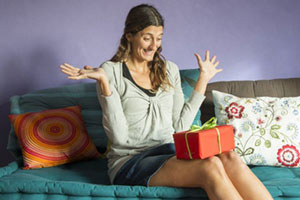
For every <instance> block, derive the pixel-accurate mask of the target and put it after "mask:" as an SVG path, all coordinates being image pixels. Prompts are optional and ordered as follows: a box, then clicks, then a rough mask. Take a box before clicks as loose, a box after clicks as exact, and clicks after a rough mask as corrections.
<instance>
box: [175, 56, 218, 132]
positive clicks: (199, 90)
mask: <svg viewBox="0 0 300 200" xmlns="http://www.w3.org/2000/svg"><path fill="white" fill-rule="evenodd" d="M195 55H196V57H197V59H198V64H199V68H200V75H199V78H198V80H197V82H196V85H195V87H194V90H193V92H192V93H191V96H190V97H189V99H188V100H187V101H186V102H184V94H183V92H182V88H181V80H180V74H179V69H178V67H177V66H176V65H175V64H173V65H175V66H174V67H172V69H173V70H172V74H173V77H174V84H175V87H174V90H175V91H174V96H173V116H172V118H173V127H174V129H175V131H176V132H179V131H185V130H188V129H189V128H190V126H191V125H192V122H193V120H194V118H195V116H196V113H197V111H198V110H199V108H200V106H201V104H202V102H203V101H204V99H205V96H204V94H205V90H206V87H207V83H208V82H209V80H210V79H211V78H212V77H213V76H214V75H215V74H216V73H218V72H220V71H222V69H216V67H217V65H218V63H219V62H216V63H214V61H215V59H216V57H215V56H214V57H213V58H212V60H209V51H206V59H205V61H204V62H203V61H202V60H201V57H200V56H199V55H198V54H195Z"/></svg>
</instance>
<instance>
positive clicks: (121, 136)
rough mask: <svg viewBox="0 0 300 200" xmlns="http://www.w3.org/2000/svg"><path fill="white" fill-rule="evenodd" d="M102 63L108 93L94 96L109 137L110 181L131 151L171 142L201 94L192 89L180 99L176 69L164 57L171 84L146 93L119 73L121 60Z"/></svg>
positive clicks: (196, 106) (189, 120)
mask: <svg viewBox="0 0 300 200" xmlns="http://www.w3.org/2000/svg"><path fill="white" fill-rule="evenodd" d="M100 67H102V68H103V69H104V70H105V72H106V74H107V77H108V79H109V84H110V89H111V91H112V94H111V95H110V96H103V95H101V90H100V88H99V84H96V85H97V96H98V99H99V102H100V104H101V108H102V111H103V127H104V130H105V133H106V135H107V137H108V139H109V140H110V141H111V147H110V151H109V152H108V154H107V158H108V175H109V178H110V181H111V183H113V180H114V178H115V176H116V174H117V172H118V170H119V169H120V168H121V167H122V165H123V164H125V162H127V161H128V160H129V159H130V158H132V156H133V155H135V154H138V153H139V152H142V151H145V150H146V149H148V148H151V147H154V146H157V145H161V144H164V143H173V142H174V141H173V133H174V132H179V131H185V130H188V129H189V128H190V126H191V125H192V122H193V120H194V118H195V116H196V113H197V111H198V110H199V108H200V105H201V104H202V102H203V100H204V99H205V96H203V95H202V94H200V93H199V92H196V91H195V90H193V92H192V94H191V96H190V98H189V100H188V101H187V102H184V94H183V92H182V88H181V80H180V74H179V69H178V67H177V65H176V64H175V63H173V62H170V61H166V67H167V74H168V78H169V80H170V82H171V84H172V85H173V86H174V87H169V88H167V91H163V90H162V89H161V88H159V90H158V92H157V93H156V95H155V96H152V97H150V96H148V95H147V94H146V93H145V92H144V91H142V90H141V89H140V88H138V87H137V86H136V85H135V84H134V83H133V82H131V81H130V80H128V79H127V78H125V77H123V68H122V62H111V61H107V62H105V63H103V64H102V65H101V66H100Z"/></svg>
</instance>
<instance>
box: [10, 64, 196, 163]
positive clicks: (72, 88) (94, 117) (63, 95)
mask: <svg viewBox="0 0 300 200" xmlns="http://www.w3.org/2000/svg"><path fill="white" fill-rule="evenodd" d="M180 74H181V76H182V79H181V80H182V81H181V82H182V84H181V85H182V88H183V93H184V98H185V99H187V98H188V97H189V96H190V94H191V93H192V90H193V87H194V85H195V82H196V80H197V78H198V76H199V70H197V69H193V70H180ZM10 101H11V114H20V113H26V112H37V111H41V110H46V109H54V108H62V107H67V106H74V105H80V106H81V109H82V116H83V120H84V122H85V125H86V128H87V130H88V133H89V135H90V136H91V138H92V140H93V142H94V144H95V145H96V147H97V149H98V151H99V152H102V153H103V152H105V150H106V145H107V137H106V135H105V132H104V129H103V126H102V111H101V107H100V104H99V102H98V99H97V95H96V85H95V83H79V84H72V85H67V86H61V87H57V88H49V89H44V90H39V91H34V92H30V93H27V94H24V95H18V96H13V97H11V99H10ZM193 124H197V125H200V124H201V122H200V109H199V111H198V112H197V115H196V117H195V120H194V122H193ZM7 149H8V150H9V151H11V152H12V153H13V154H14V155H15V157H17V158H18V157H21V156H22V152H21V148H20V145H19V142H18V140H17V137H16V134H15V132H14V129H13V128H11V130H10V133H9V138H8V145H7Z"/></svg>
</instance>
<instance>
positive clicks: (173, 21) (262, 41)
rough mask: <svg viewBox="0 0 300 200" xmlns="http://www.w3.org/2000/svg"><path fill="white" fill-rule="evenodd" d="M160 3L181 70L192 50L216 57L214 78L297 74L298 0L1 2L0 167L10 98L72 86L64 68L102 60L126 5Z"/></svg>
mask: <svg viewBox="0 0 300 200" xmlns="http://www.w3.org/2000/svg"><path fill="white" fill-rule="evenodd" d="M141 2H146V3H150V4H153V5H155V6H156V7H157V8H158V10H159V11H160V12H161V13H162V15H163V16H164V18H165V24H166V26H165V34H164V39H163V49H164V50H163V55H164V56H165V57H166V58H167V59H169V60H172V61H174V62H176V63H177V64H178V65H179V67H180V68H181V69H187V68H195V67H197V63H196V59H195V57H194V55H193V53H194V52H198V53H200V54H201V55H202V56H203V55H204V52H205V50H206V49H209V50H211V52H212V53H214V54H216V55H217V58H218V60H219V61H220V67H222V68H223V69H224V71H223V72H222V73H221V74H219V75H217V76H216V77H215V78H214V79H213V80H212V81H219V80H243V79H248V80H254V79H272V78H287V77H299V76H300V67H299V66H298V63H299V58H298V56H299V55H298V54H299V52H300V37H299V36H300V23H299V19H300V12H299V10H300V1H298V0H289V1H282V0H252V1H246V0H244V1H241V0H226V1H216V0H210V1H209V0H187V1H179V0H177V1H175V0H164V1H137V0H122V1H116V0H110V1H104V0H86V1H83V0H51V1H39V0H26V1H17V0H0V70H1V73H0V94H1V95H0V127H1V129H0V130H1V132H0V134H1V140H0V152H1V158H0V165H5V164H7V163H8V162H9V161H11V160H12V157H11V156H10V154H9V152H8V151H6V142H7V135H8V131H9V128H10V123H9V120H8V117H7V115H8V114H9V106H10V105H9V97H10V96H12V95H18V94H24V93H26V92H30V91H33V90H37V89H43V88H48V87H56V86H61V85H65V84H72V83H74V81H71V80H67V79H66V76H65V75H64V74H62V73H61V72H60V70H59V65H60V64H61V63H63V62H68V63H70V64H72V65H75V66H83V65H86V64H87V65H92V66H98V65H99V64H101V63H102V62H104V61H105V60H107V59H109V58H110V57H111V56H112V55H113V53H114V52H115V51H116V49H117V45H118V42H119V39H120V36H121V34H122V30H123V24H124V21H125V17H126V15H127V13H128V11H129V9H130V8H131V7H132V6H134V5H137V4H139V3H141Z"/></svg>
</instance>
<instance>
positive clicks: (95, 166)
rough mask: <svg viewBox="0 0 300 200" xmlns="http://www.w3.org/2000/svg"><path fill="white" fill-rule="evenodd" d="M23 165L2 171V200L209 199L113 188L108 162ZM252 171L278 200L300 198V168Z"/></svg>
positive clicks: (174, 191) (166, 190) (190, 191)
mask: <svg viewBox="0 0 300 200" xmlns="http://www.w3.org/2000/svg"><path fill="white" fill-rule="evenodd" d="M20 166H21V161H18V162H17V161H15V162H12V163H10V164H9V165H7V166H5V167H2V168H0V199H12V200H13V199H16V200H19V199H26V198H27V199H33V200H35V199H36V200H40V199H207V195H206V193H205V192H204V190H202V189H196V188H175V187H144V186H124V185H110V183H109V178H108V176H107V167H106V166H107V160H106V159H95V160H89V161H81V162H75V163H70V164H65V165H60V166H56V167H51V168H41V169H33V170H22V169H21V168H20ZM251 170H252V171H253V172H254V173H255V174H256V175H257V177H258V178H259V179H260V180H261V181H262V182H263V184H264V185H265V186H266V187H267V189H268V190H269V191H270V193H271V195H272V196H273V197H274V199H288V200H290V199H297V198H298V199H300V168H281V167H263V166H259V167H251ZM41 197H42V198H41ZM77 197H78V198H77Z"/></svg>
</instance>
